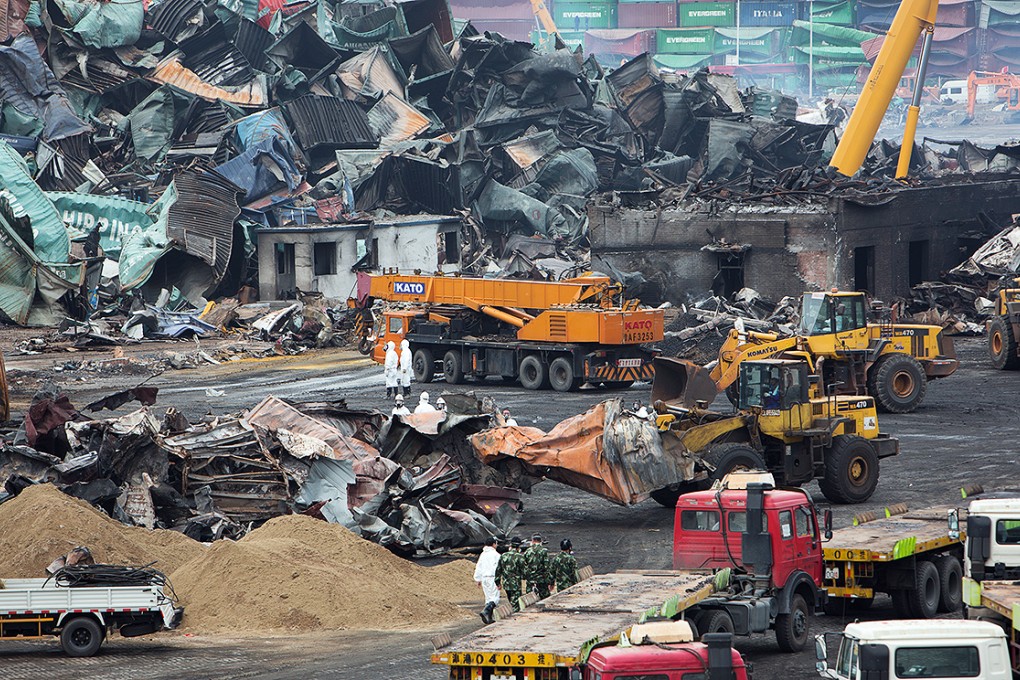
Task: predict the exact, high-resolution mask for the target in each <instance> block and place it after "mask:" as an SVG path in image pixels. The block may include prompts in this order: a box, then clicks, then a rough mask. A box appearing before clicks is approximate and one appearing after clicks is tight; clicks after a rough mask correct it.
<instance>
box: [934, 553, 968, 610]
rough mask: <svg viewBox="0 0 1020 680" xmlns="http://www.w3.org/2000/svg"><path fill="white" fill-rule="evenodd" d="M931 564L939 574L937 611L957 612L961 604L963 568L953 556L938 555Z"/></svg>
mask: <svg viewBox="0 0 1020 680" xmlns="http://www.w3.org/2000/svg"><path fill="white" fill-rule="evenodd" d="M932 563H933V564H934V565H935V569H936V571H938V573H939V585H940V586H941V588H940V592H939V611H940V612H955V611H959V609H960V606H961V605H962V604H963V568H962V567H961V566H960V560H958V559H956V557H955V556H954V555H939V556H938V557H936V558H935V559H934V560H932Z"/></svg>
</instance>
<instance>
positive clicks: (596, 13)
mask: <svg viewBox="0 0 1020 680" xmlns="http://www.w3.org/2000/svg"><path fill="white" fill-rule="evenodd" d="M553 21H555V22H556V26H557V28H560V29H562V30H564V31H582V32H583V31H587V30H588V29H591V28H616V3H615V2H557V3H554V4H553Z"/></svg>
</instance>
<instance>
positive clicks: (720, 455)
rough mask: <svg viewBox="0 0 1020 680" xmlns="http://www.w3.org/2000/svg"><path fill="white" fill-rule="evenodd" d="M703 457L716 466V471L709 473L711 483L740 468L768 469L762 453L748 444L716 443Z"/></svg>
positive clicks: (705, 460)
mask: <svg viewBox="0 0 1020 680" xmlns="http://www.w3.org/2000/svg"><path fill="white" fill-rule="evenodd" d="M701 459H702V460H703V461H704V462H706V463H708V464H709V465H711V466H712V467H714V468H715V471H714V472H710V473H709V474H708V479H709V483H710V484H711V482H714V481H717V480H720V479H722V478H723V477H725V476H726V475H728V474H729V473H731V472H733V471H734V470H736V469H739V468H746V469H748V470H765V469H766V467H765V461H764V460H763V459H762V457H761V454H759V453H758V452H757V451H755V450H754V449H753V448H751V446H749V445H748V444H716V445H715V446H713V447H712V450H711V451H709V452H708V453H706V454H705V455H704V456H702V457H701Z"/></svg>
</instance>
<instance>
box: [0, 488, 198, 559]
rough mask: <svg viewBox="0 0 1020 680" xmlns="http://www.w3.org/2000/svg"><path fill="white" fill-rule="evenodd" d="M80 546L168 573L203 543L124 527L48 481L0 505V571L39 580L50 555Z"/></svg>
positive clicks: (179, 535) (174, 534) (95, 553)
mask: <svg viewBox="0 0 1020 680" xmlns="http://www.w3.org/2000/svg"><path fill="white" fill-rule="evenodd" d="M79 545H83V546H87V547H88V548H89V550H91V551H92V555H93V557H95V559H96V561H97V562H103V563H105V564H131V565H142V564H149V563H150V562H155V563H156V564H155V565H154V566H155V568H156V569H159V570H161V571H164V572H166V573H170V572H172V571H174V570H175V569H177V568H178V567H180V566H181V565H182V564H184V563H185V562H187V561H189V560H191V559H193V558H195V557H196V556H198V555H200V554H201V553H202V552H203V551H204V550H205V547H204V546H203V545H202V544H201V543H199V542H198V541H195V540H192V539H190V538H188V537H187V536H185V535H184V534H182V533H179V532H177V531H165V530H160V529H157V530H154V531H150V530H148V529H143V528H141V527H127V526H124V525H123V524H121V523H120V522H118V521H116V520H114V519H111V518H110V517H107V516H106V515H104V514H103V513H102V512H100V511H99V510H96V509H95V508H93V507H92V506H91V505H89V504H88V503H86V502H85V501H83V500H80V499H78V498H72V497H71V496H68V495H67V494H65V493H63V492H61V491H60V490H58V489H57V488H56V487H55V486H53V485H52V484H39V485H36V486H30V487H28V488H27V489H25V490H24V491H22V492H21V493H20V494H19V495H18V496H17V498H14V499H13V500H10V501H8V502H6V503H4V504H3V505H0V574H2V575H3V576H5V577H7V578H42V577H44V576H46V567H47V565H49V563H50V562H52V561H53V560H54V559H55V558H57V557H59V556H61V555H64V554H66V553H67V552H68V551H70V550H71V549H72V548H74V547H76V546H79Z"/></svg>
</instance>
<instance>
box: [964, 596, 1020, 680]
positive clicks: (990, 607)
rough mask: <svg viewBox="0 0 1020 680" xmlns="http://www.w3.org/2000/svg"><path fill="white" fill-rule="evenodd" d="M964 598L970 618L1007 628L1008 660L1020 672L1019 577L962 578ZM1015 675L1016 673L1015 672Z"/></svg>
mask: <svg viewBox="0 0 1020 680" xmlns="http://www.w3.org/2000/svg"><path fill="white" fill-rule="evenodd" d="M963 601H964V604H966V605H967V618H969V619H981V620H986V621H992V622H993V623H997V624H999V625H1000V626H1002V628H1003V629H1004V630H1005V631H1006V638H1007V641H1008V646H1009V661H1010V665H1011V666H1012V668H1013V672H1014V673H1020V631H1018V630H1017V626H1020V581H975V580H973V579H971V578H964V579H963ZM1014 677H1015V676H1014Z"/></svg>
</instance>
